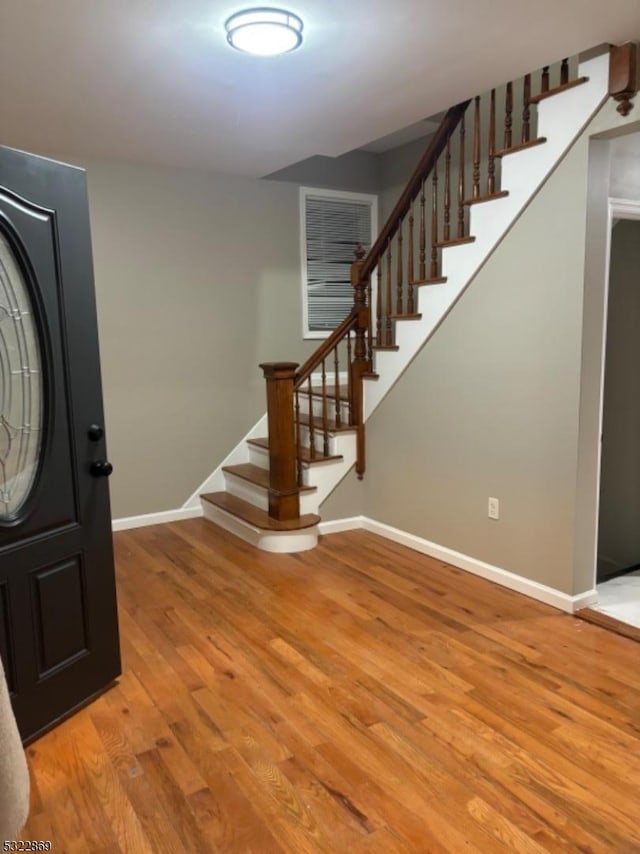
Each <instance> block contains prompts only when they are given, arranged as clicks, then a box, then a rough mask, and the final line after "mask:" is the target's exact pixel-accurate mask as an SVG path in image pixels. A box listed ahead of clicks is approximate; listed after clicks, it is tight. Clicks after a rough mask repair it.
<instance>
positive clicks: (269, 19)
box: [224, 8, 303, 56]
mask: <svg viewBox="0 0 640 854" xmlns="http://www.w3.org/2000/svg"><path fill="white" fill-rule="evenodd" d="M224 26H225V29H226V31H227V41H228V42H229V44H230V45H231V47H235V48H236V50H241V51H244V52H245V53H253V54H255V55H256V56H278V55H279V54H281V53H289V51H292V50H295V49H296V48H297V47H300V44H301V43H302V26H303V24H302V21H301V20H300V18H299V17H298V16H297V15H294V14H292V13H291V12H285V10H284V9H266V8H260V9H245V10H244V11H243V12H236V14H235V15H232V16H231V17H230V18H229V19H228V20H227V22H226V23H225V25H224Z"/></svg>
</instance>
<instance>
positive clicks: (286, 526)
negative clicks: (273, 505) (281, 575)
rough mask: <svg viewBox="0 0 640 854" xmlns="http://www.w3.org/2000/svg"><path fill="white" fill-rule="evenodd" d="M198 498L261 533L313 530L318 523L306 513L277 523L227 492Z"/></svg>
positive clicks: (318, 517)
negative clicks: (297, 517) (258, 529)
mask: <svg viewBox="0 0 640 854" xmlns="http://www.w3.org/2000/svg"><path fill="white" fill-rule="evenodd" d="M200 498H201V499H202V500H203V501H207V502H208V503H209V504H212V505H213V506H214V507H219V508H220V510H224V511H225V512H226V513H230V514H231V515H232V516H236V517H237V518H238V519H242V520H243V522H246V523H247V524H249V525H253V527H254V528H260V529H261V530H263V531H300V530H304V529H305V528H313V526H314V525H317V524H318V522H319V521H320V516H316V515H315V514H313V513H307V514H306V515H305V516H301V517H300V518H299V519H291V520H289V521H287V522H279V521H278V520H277V519H272V518H271V516H269V514H268V513H267V511H266V510H261V509H260V508H259V507H256V506H255V505H254V504H249V502H248V501H243V500H242V498H237V497H236V496H235V495H231V493H229V492H208V493H206V494H205V495H201V496H200Z"/></svg>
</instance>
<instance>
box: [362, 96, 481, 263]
mask: <svg viewBox="0 0 640 854" xmlns="http://www.w3.org/2000/svg"><path fill="white" fill-rule="evenodd" d="M470 103H471V101H462V102H461V103H460V104H457V105H456V106H455V107H451V108H450V109H449V110H447V112H446V115H445V117H444V119H443V120H442V122H441V123H440V127H439V128H438V130H437V131H436V132H435V134H434V135H433V137H432V139H431V142H430V143H429V147H428V148H427V150H426V151H425V153H424V154H423V155H422V157H421V158H420V162H419V163H418V165H417V166H416V168H415V170H414V172H413V175H412V176H411V178H410V179H409V183H408V184H407V186H406V187H405V188H404V190H403V192H402V195H401V196H400V198H399V199H398V202H397V204H396V206H395V207H394V209H393V210H392V211H391V215H390V216H389V218H388V219H387V221H386V223H385V224H384V227H383V229H382V231H381V232H380V234H379V235H378V237H377V239H376V242H375V243H374V244H373V246H372V247H371V249H370V250H369V252H368V253H367V256H366V258H365V259H364V264H363V266H362V270H361V274H360V275H361V279H362V280H365V279H367V278H368V277H369V276H370V275H371V273H372V272H373V271H374V270H375V268H376V267H377V266H378V262H379V261H380V256H381V255H382V253H383V252H384V250H385V249H386V248H387V245H388V242H389V240H390V239H391V238H392V237H393V236H394V235H395V232H396V231H397V229H398V226H399V223H400V220H401V219H402V218H403V217H404V216H405V214H406V213H407V211H408V210H409V208H410V207H411V203H412V202H413V200H414V199H415V198H416V197H417V195H418V194H419V192H420V190H421V189H422V182H423V181H424V180H425V178H426V177H427V176H428V175H429V174H430V173H431V171H432V169H433V167H434V165H435V163H436V161H437V160H438V158H439V157H440V155H441V154H442V152H443V151H444V149H445V148H446V146H447V140H448V139H449V137H450V136H451V134H452V133H453V132H454V130H455V129H456V127H457V126H458V124H459V122H460V120H461V118H462V116H463V115H464V114H465V112H466V109H467V107H468V106H469V104H470Z"/></svg>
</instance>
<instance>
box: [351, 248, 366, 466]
mask: <svg viewBox="0 0 640 854" xmlns="http://www.w3.org/2000/svg"><path fill="white" fill-rule="evenodd" d="M363 258H364V251H362V252H361V251H360V248H359V249H358V250H357V251H356V260H355V261H354V263H353V264H352V265H351V284H352V286H353V309H354V312H355V314H356V326H355V328H354V332H355V345H354V350H353V361H352V362H351V363H350V365H349V379H350V386H349V423H350V424H351V425H353V426H354V427H355V428H356V474H357V475H358V478H359V479H360V480H362V477H363V475H364V471H365V466H366V463H365V456H366V454H365V425H364V392H363V386H364V376H365V374H366V372H367V367H368V366H367V360H366V352H367V349H366V343H365V340H364V336H365V334H366V330H367V327H368V325H369V320H368V317H367V315H368V313H369V307H368V306H367V299H366V278H368V276H369V274H367V276H366V277H365V281H364V282H363V268H364V260H363ZM350 343H351V330H349V334H348V336H347V346H350Z"/></svg>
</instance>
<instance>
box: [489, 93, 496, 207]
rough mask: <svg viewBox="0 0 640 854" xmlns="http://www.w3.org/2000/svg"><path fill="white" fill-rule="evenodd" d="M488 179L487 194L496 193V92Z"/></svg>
mask: <svg viewBox="0 0 640 854" xmlns="http://www.w3.org/2000/svg"><path fill="white" fill-rule="evenodd" d="M488 170H489V171H488V177H487V193H488V194H489V195H492V194H493V193H495V191H496V90H495V89H492V90H491V106H490V108H489V167H488Z"/></svg>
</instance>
